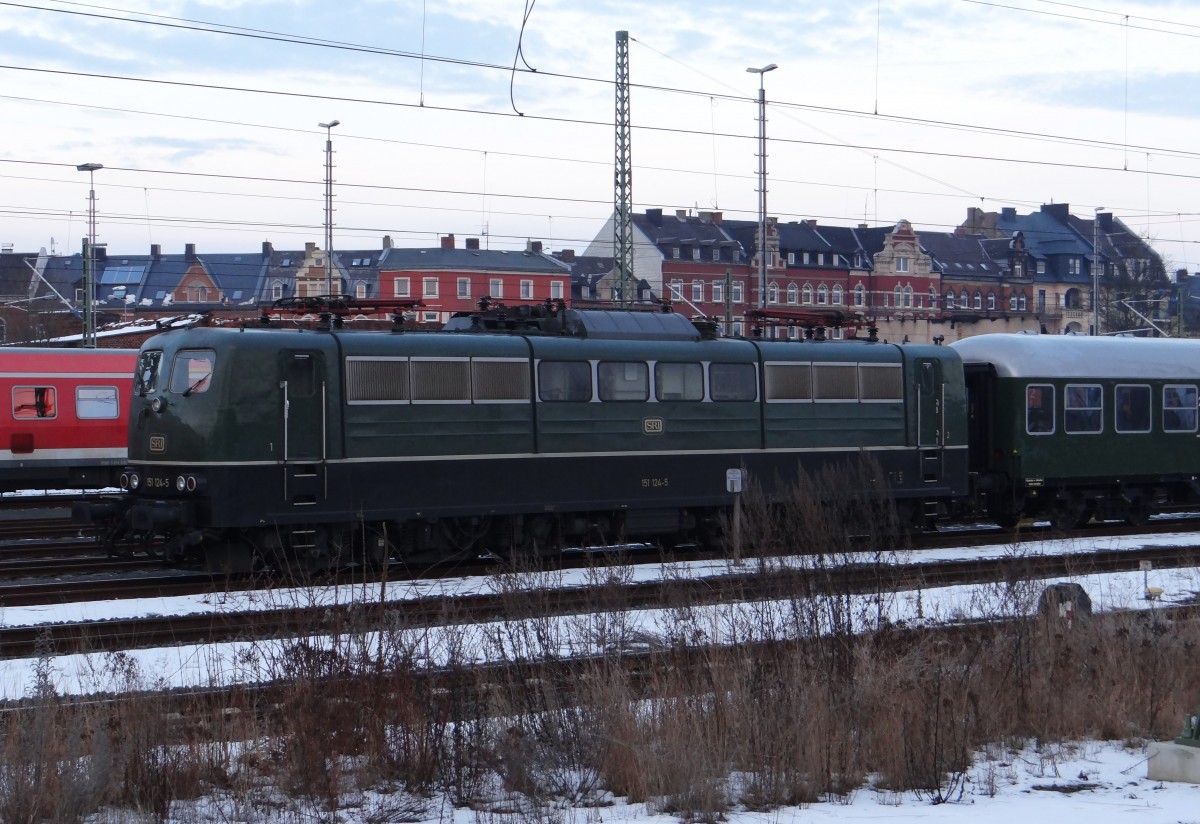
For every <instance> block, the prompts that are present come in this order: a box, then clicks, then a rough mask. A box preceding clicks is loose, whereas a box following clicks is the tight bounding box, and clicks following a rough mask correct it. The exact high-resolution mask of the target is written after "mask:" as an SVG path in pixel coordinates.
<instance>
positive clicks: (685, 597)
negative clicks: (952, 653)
mask: <svg viewBox="0 0 1200 824" xmlns="http://www.w3.org/2000/svg"><path fill="white" fill-rule="evenodd" d="M1147 562H1148V563H1150V564H1151V565H1152V566H1153V567H1154V568H1156V569H1168V568H1177V567H1190V566H1196V565H1197V564H1198V563H1200V546H1191V547H1155V548H1146V549H1141V550H1119V551H1100V552H1087V553H1079V554H1066V555H1039V556H1029V557H1005V558H991V559H968V560H960V561H950V562H946V561H939V562H924V563H912V564H900V565H895V566H892V565H872V564H858V565H850V566H835V567H830V568H823V569H816V570H814V569H787V568H782V569H773V570H770V571H768V572H764V573H761V574H760V573H747V574H736V575H735V574H730V575H714V576H710V577H706V578H683V579H672V580H660V581H651V582H643V583H627V584H622V583H609V584H606V585H603V586H596V587H579V588H536V587H535V588H530V589H523V590H519V591H511V592H502V593H489V594H480V595H464V596H456V597H453V598H446V597H444V596H441V595H439V596H436V597H418V598H413V599H407V600H377V601H372V602H368V601H366V600H364V601H360V602H357V603H347V604H337V605H328V604H320V605H317V606H311V607H310V606H295V605H288V606H282V607H276V608H270V607H268V608H264V609H257V610H254V611H244V612H235V611H230V612H224V611H220V610H219V609H218V608H213V609H212V610H210V611H207V612H204V613H201V614H191V615H177V616H162V615H156V616H147V617H140V618H128V619H116V620H105V621H86V622H63V623H55V624H43V625H37V626H28V627H19V626H16V627H11V626H10V627H2V628H0V650H2V651H3V654H4V656H5V657H9V658H20V657H29V656H32V655H35V654H39V653H46V652H48V651H53V652H54V653H59V654H62V653H71V652H101V651H109V650H128V649H136V648H149V647H157V646H164V645H175V644H207V643H219V642H224V641H232V640H263V639H270V638H280V637H289V636H293V635H296V634H305V633H308V634H329V633H340V632H352V631H356V630H357V631H363V630H366V631H369V630H372V629H378V628H380V627H394V628H418V627H432V626H442V625H447V624H470V623H480V622H488V621H495V620H500V619H519V618H528V617H533V616H537V617H546V616H555V615H568V614H578V613H585V612H595V611H624V610H632V609H653V608H669V607H679V606H680V605H687V606H689V607H700V606H705V605H711V604H730V603H739V602H755V601H763V600H770V599H788V598H796V597H800V598H804V597H810V596H820V595H828V594H874V593H893V592H901V591H905V590H914V589H930V588H935V587H944V586H950V585H956V584H959V585H961V584H988V583H1002V584H1011V583H1015V582H1018V581H1023V580H1030V579H1045V578H1055V577H1062V576H1078V575H1082V574H1096V573H1114V572H1128V571H1136V570H1138V569H1140V568H1141V567H1142V565H1143V564H1144V563H1147ZM334 582H340V583H347V582H348V581H347V580H341V581H331V582H330V583H334ZM354 582H355V583H359V584H362V589H363V592H364V593H365V595H364V598H374V597H375V596H374V595H373V594H372V593H374V592H377V591H378V590H379V589H380V588H381V587H383V586H385V585H383V584H380V583H369V582H364V581H363V580H362V579H361V577H360V578H359V579H358V580H357V581H354ZM390 583H391V585H392V586H393V587H395V586H398V585H400V584H401V582H400V581H392V582H390ZM144 584H145V585H144V586H142V587H141V592H142V594H145V593H146V592H147V591H155V592H157V593H159V594H160V596H162V597H166V596H167V595H169V594H176V595H178V594H185V593H187V594H196V593H200V592H209V591H211V586H212V581H211V579H209V578H208V577H207V576H198V575H193V576H188V575H187V574H182V573H181V574H180V575H178V576H170V577H166V578H162V579H155V580H153V581H150V582H144ZM36 586H38V587H45V588H46V590H50V589H52V588H53V587H56V586H57V587H59V589H58V591H57V595H58V596H59V597H62V598H63V600H71V599H72V598H71V596H68V595H66V594H65V592H64V591H63V590H62V587H63V583H62V582H47V583H44V584H38V585H36ZM80 586H82V587H84V588H88V587H90V591H91V592H92V593H93V594H95V593H96V592H99V591H105V592H107V593H108V597H122V593H123V592H125V591H127V590H124V589H122V587H127V586H128V582H122V581H111V582H109V583H108V584H107V585H105V586H107V589H104V590H98V589H96V587H98V586H100V585H99V584H97V583H96V582H89V583H88V584H80ZM13 589H14V587H12V586H9V587H0V604H4V603H6V602H9V596H10V593H11V592H12V591H13ZM25 597H28V598H36V597H38V596H36V595H34V594H33V593H32V592H30V591H26V594H25ZM40 597H41V598H42V599H43V601H42V602H45V599H47V598H49V597H50V595H49V592H48V591H47V592H43V594H42V595H41V596H40ZM313 600H314V601H315V600H316V599H315V598H314V599H313ZM31 602H32V601H31Z"/></svg>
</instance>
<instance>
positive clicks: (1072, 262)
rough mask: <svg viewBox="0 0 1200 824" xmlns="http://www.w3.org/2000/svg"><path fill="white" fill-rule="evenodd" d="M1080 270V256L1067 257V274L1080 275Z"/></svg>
mask: <svg viewBox="0 0 1200 824" xmlns="http://www.w3.org/2000/svg"><path fill="white" fill-rule="evenodd" d="M1079 272H1080V265H1079V258H1077V257H1072V258H1067V274H1068V275H1078V274H1079Z"/></svg>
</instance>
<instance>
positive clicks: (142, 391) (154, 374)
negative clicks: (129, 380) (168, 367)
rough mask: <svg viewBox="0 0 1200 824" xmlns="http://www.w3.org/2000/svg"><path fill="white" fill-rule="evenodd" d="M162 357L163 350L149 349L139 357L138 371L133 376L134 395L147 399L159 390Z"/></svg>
mask: <svg viewBox="0 0 1200 824" xmlns="http://www.w3.org/2000/svg"><path fill="white" fill-rule="evenodd" d="M162 355H163V353H162V350H161V349H148V350H146V351H145V352H143V353H142V354H141V355H140V356H139V357H138V365H137V371H136V372H135V373H134V375H133V394H135V395H139V396H141V397H145V396H146V395H149V394H150V393H151V392H153V391H154V390H155V389H157V388H158V372H159V368H160V367H161V366H162Z"/></svg>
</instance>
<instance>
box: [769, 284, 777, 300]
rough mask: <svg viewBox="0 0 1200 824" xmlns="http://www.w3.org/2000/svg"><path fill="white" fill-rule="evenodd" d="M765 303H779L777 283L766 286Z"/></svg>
mask: <svg viewBox="0 0 1200 824" xmlns="http://www.w3.org/2000/svg"><path fill="white" fill-rule="evenodd" d="M767 303H779V284H778V283H772V284H771V285H770V286H768V287H767Z"/></svg>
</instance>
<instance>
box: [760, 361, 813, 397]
mask: <svg viewBox="0 0 1200 824" xmlns="http://www.w3.org/2000/svg"><path fill="white" fill-rule="evenodd" d="M766 381H767V401H768V402H770V401H811V400H812V364H810V363H768V364H767V365H766Z"/></svg>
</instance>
